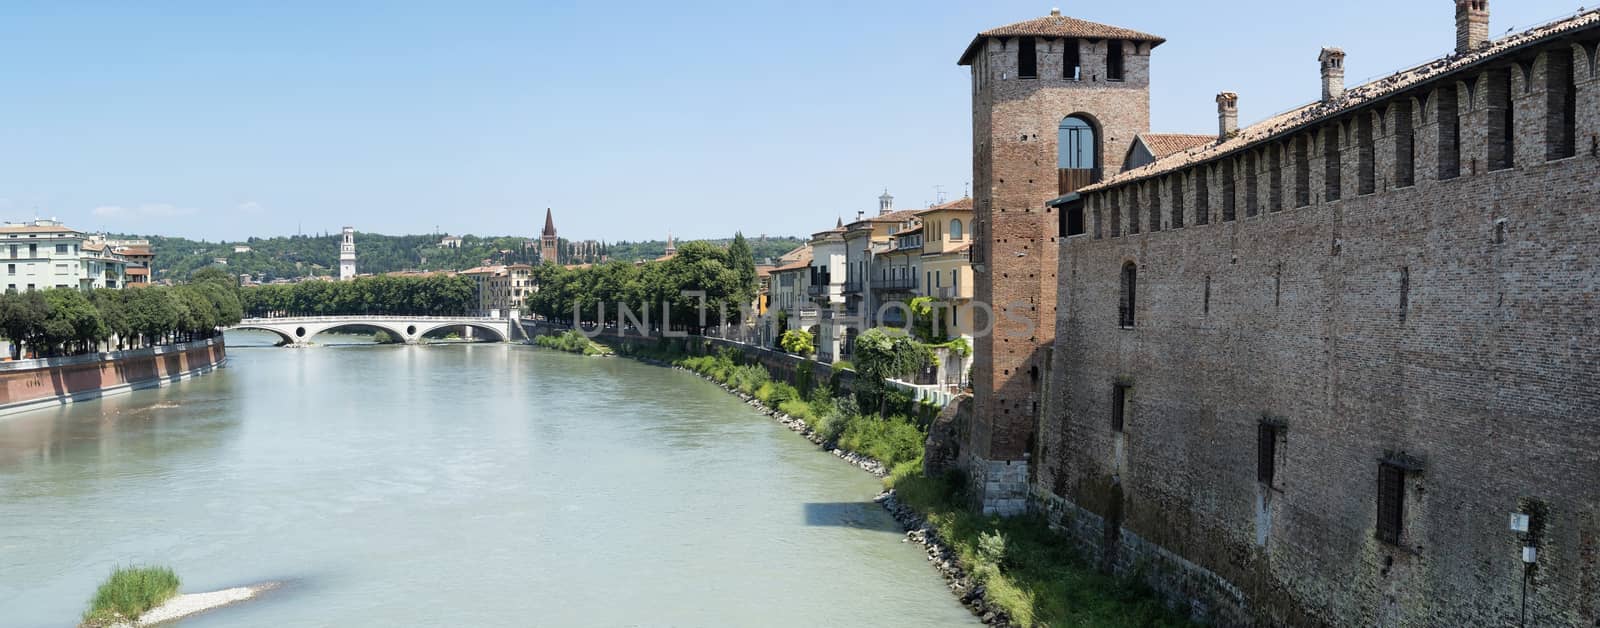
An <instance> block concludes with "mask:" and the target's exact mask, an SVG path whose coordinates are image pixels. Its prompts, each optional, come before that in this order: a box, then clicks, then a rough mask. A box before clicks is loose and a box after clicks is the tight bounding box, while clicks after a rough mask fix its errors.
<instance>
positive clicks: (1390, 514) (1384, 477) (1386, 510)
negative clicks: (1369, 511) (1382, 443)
mask: <svg viewBox="0 0 1600 628" xmlns="http://www.w3.org/2000/svg"><path fill="white" fill-rule="evenodd" d="M1405 498H1406V471H1405V469H1403V468H1401V467H1400V466H1398V465H1394V464H1390V463H1387V462H1385V463H1382V464H1380V465H1378V540H1379V541H1383V542H1385V543H1390V544H1394V545H1399V544H1400V532H1401V526H1402V523H1403V519H1404V516H1405Z"/></svg>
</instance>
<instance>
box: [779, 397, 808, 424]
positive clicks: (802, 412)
mask: <svg viewBox="0 0 1600 628" xmlns="http://www.w3.org/2000/svg"><path fill="white" fill-rule="evenodd" d="M778 411H779V412H782V413H784V414H787V415H789V416H792V417H794V418H797V419H800V420H802V421H806V422H808V423H809V422H810V420H811V404H809V403H806V402H804V401H800V400H798V399H794V400H790V401H784V402H781V403H779V404H778Z"/></svg>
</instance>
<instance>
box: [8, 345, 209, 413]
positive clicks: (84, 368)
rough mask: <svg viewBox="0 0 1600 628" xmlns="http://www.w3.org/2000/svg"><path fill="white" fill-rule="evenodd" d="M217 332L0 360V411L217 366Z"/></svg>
mask: <svg viewBox="0 0 1600 628" xmlns="http://www.w3.org/2000/svg"><path fill="white" fill-rule="evenodd" d="M227 360H228V354H227V346H226V343H225V342H224V341H223V338H222V337H220V336H219V337H216V338H210V339H207V340H197V341H194V342H184V343H177V344H171V345H163V346H159V347H146V348H143V349H133V350H129V351H112V352H105V353H95V354H90V355H78V356H71V357H64V358H41V359H35V360H15V361H10V362H0V417H4V416H6V415H11V414H16V413H19V412H26V411H28V410H37V409H40V408H48V407H53V406H62V405H66V404H69V403H75V402H79V401H87V400H91V399H100V398H102V397H108V396H111V395H118V394H123V393H127V392H131V391H134V390H141V389H146V388H157V387H161V386H166V385H168V384H172V383H174V382H180V381H183V380H186V379H189V378H191V377H195V376H197V375H202V374H205V373H209V372H211V371H213V370H215V369H217V368H220V367H222V366H223V365H224V364H225V363H226V362H227Z"/></svg>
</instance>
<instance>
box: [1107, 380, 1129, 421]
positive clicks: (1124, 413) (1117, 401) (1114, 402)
mask: <svg viewBox="0 0 1600 628" xmlns="http://www.w3.org/2000/svg"><path fill="white" fill-rule="evenodd" d="M1130 396H1131V395H1129V394H1128V385H1127V384H1123V383H1117V384H1115V385H1113V386H1112V388H1111V431H1113V432H1121V431H1123V429H1124V428H1125V427H1127V422H1128V415H1129V414H1131V412H1129V410H1130V408H1129V407H1128V402H1129V401H1131V400H1130V399H1129V397H1130Z"/></svg>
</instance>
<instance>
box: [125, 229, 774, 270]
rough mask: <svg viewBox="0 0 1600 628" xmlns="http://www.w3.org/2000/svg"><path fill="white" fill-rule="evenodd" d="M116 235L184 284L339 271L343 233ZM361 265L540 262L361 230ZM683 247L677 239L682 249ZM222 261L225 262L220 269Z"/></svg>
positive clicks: (517, 243)
mask: <svg viewBox="0 0 1600 628" xmlns="http://www.w3.org/2000/svg"><path fill="white" fill-rule="evenodd" d="M111 237H113V238H128V239H134V238H136V239H146V240H149V241H150V247H151V249H152V252H153V253H155V256H156V259H155V268H156V276H155V279H156V280H163V279H171V280H173V281H182V280H184V279H186V278H188V277H189V276H190V275H192V274H193V273H194V272H195V271H197V270H199V269H202V268H207V267H212V266H219V267H222V268H223V269H224V270H225V271H226V272H227V273H228V274H230V275H234V276H238V275H241V274H249V275H251V276H252V277H253V278H254V279H255V280H256V281H260V282H270V281H272V280H274V279H294V278H300V277H326V276H330V275H336V274H338V269H339V237H340V236H339V235H338V234H323V235H296V236H287V237H273V238H249V239H247V240H245V241H243V242H210V241H206V240H190V239H187V238H175V237H166V236H134V235H113V236H111ZM355 237H356V256H357V263H356V267H357V269H359V271H360V272H361V273H362V274H383V273H389V272H395V271H402V270H433V271H437V270H448V271H460V270H466V269H468V268H472V267H475V266H481V265H483V264H484V263H485V262H488V263H489V264H514V263H533V262H534V261H536V260H537V259H538V251H539V242H538V239H537V238H524V237H518V236H474V235H464V236H460V237H461V245H460V247H459V248H456V247H441V246H439V242H440V240H441V239H442V238H443V236H442V235H437V234H427V235H401V236H391V235H383V234H378V233H363V232H357V233H356V236H355ZM705 242H706V243H707V244H709V245H711V246H714V247H719V248H722V247H727V246H729V245H731V244H732V243H733V239H732V238H725V239H716V240H706V241H705ZM803 242H804V240H801V239H799V238H789V237H783V238H757V239H752V240H750V241H749V244H748V246H749V248H750V251H751V254H752V257H753V258H754V259H755V260H757V261H764V260H766V259H768V258H772V259H776V258H777V257H778V256H780V255H783V254H784V253H786V252H788V251H790V250H792V249H794V248H795V247H797V246H800V245H801V244H802V243H803ZM684 244H685V243H682V242H679V243H678V248H679V249H680V250H682V248H683V246H684ZM567 245H568V241H567V240H565V239H562V240H561V241H560V244H559V248H560V250H561V251H562V252H563V253H562V255H563V257H564V256H565V251H566V250H567ZM238 246H248V247H250V250H249V251H248V252H235V250H234V249H235V247H238ZM666 248H667V243H666V242H665V241H663V240H652V241H646V242H628V241H617V242H608V243H601V248H600V250H601V252H602V253H603V254H605V255H607V256H608V257H609V258H610V259H611V260H613V261H624V262H633V261H640V260H645V261H648V260H653V259H656V258H658V257H661V256H662V255H664V254H666ZM217 260H225V261H226V266H221V265H219V264H218V263H217ZM590 261H594V260H590V259H572V260H568V259H562V260H561V263H564V264H565V263H578V262H590Z"/></svg>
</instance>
